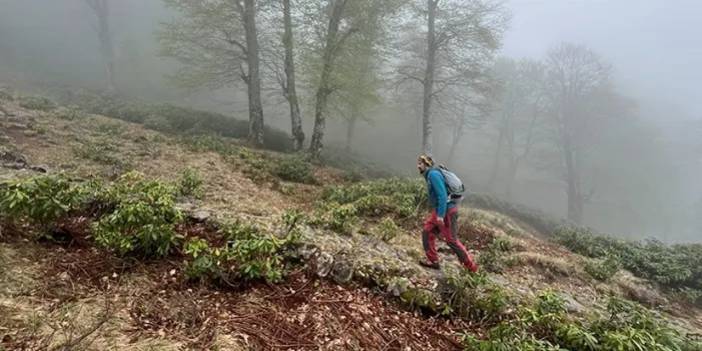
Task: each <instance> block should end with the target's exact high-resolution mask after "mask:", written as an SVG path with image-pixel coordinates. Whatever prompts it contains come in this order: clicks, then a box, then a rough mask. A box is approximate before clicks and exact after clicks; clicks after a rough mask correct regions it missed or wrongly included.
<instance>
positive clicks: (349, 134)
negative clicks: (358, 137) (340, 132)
mask: <svg viewBox="0 0 702 351" xmlns="http://www.w3.org/2000/svg"><path fill="white" fill-rule="evenodd" d="M357 121H358V114H357V112H356V111H355V109H354V110H353V111H352V112H351V118H349V120H348V124H347V125H346V151H347V152H351V142H352V141H353V134H354V131H355V129H356V122H357Z"/></svg>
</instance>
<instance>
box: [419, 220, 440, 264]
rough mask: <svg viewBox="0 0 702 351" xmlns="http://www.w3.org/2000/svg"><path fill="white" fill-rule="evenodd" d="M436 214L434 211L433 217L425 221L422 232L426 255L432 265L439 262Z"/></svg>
mask: <svg viewBox="0 0 702 351" xmlns="http://www.w3.org/2000/svg"><path fill="white" fill-rule="evenodd" d="M435 231H436V212H435V211H432V213H431V215H430V216H429V217H427V219H426V220H425V221H424V228H423V230H422V245H424V253H425V254H426V256H427V260H428V261H429V262H431V263H437V262H439V254H438V253H437V252H436V235H435Z"/></svg>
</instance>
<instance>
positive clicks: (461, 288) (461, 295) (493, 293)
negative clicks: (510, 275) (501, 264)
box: [440, 271, 512, 322]
mask: <svg viewBox="0 0 702 351" xmlns="http://www.w3.org/2000/svg"><path fill="white" fill-rule="evenodd" d="M440 290H441V292H442V296H443V299H444V310H443V312H442V314H444V315H457V316H461V317H464V318H470V319H472V320H475V321H482V322H485V321H499V320H501V319H503V318H504V317H505V316H506V313H507V310H508V308H509V306H510V305H511V303H512V301H511V297H510V296H509V295H508V294H507V292H506V291H505V290H504V289H503V288H502V287H500V286H498V285H496V284H494V283H492V282H491V281H490V280H489V279H488V277H487V276H486V275H484V274H474V273H470V272H467V271H463V272H461V273H458V274H448V275H447V277H446V278H445V279H444V280H443V281H442V282H441V289H440Z"/></svg>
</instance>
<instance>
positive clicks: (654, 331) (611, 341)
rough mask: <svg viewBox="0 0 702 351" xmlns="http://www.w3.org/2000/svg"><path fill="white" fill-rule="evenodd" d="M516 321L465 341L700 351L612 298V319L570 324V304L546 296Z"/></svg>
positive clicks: (472, 345)
mask: <svg viewBox="0 0 702 351" xmlns="http://www.w3.org/2000/svg"><path fill="white" fill-rule="evenodd" d="M517 316H518V318H517V319H516V320H507V321H504V322H501V323H500V324H498V325H496V326H495V327H493V328H492V329H490V330H489V332H488V334H487V338H485V339H483V340H479V339H477V338H476V337H474V336H471V335H464V339H463V340H464V344H465V345H466V349H467V350H544V349H547V350H561V349H568V350H593V351H594V350H598V351H599V350H602V351H620V350H632V351H633V350H636V351H645V350H669V351H672V350H695V349H699V347H700V343H699V341H698V340H694V339H691V338H690V337H685V336H682V335H681V334H680V333H679V332H678V331H676V330H675V329H673V328H671V327H670V326H669V325H668V323H667V322H665V321H664V320H662V319H660V318H658V317H656V316H655V315H654V314H653V313H652V312H650V311H649V310H647V309H645V308H644V307H642V306H640V305H638V304H635V303H633V302H630V301H626V300H622V299H618V298H611V299H610V300H609V302H608V304H607V315H605V316H594V317H592V318H591V319H590V320H588V321H577V320H573V319H570V318H568V315H567V314H566V310H565V307H564V301H563V299H562V298H560V296H559V295H557V294H555V293H553V292H549V291H547V292H544V293H542V294H540V295H539V296H538V297H537V299H536V300H535V301H534V302H533V303H531V304H529V305H524V306H521V307H520V309H519V312H518V313H517Z"/></svg>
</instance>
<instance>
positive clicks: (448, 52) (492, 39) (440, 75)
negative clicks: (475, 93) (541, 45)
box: [398, 0, 508, 153]
mask: <svg viewBox="0 0 702 351" xmlns="http://www.w3.org/2000/svg"><path fill="white" fill-rule="evenodd" d="M418 1H419V0H418ZM422 1H423V2H422V3H419V2H417V3H414V2H413V3H412V5H413V6H412V7H411V9H412V10H413V11H412V14H411V15H412V17H411V18H412V20H410V21H409V22H408V23H407V30H408V32H409V30H411V29H412V28H426V33H424V37H425V44H424V45H423V47H421V51H419V50H418V49H419V48H420V47H418V46H417V45H416V43H417V41H416V40H417V36H416V31H412V32H409V33H412V34H411V35H409V36H408V38H407V41H406V51H407V52H408V54H409V55H411V56H414V57H413V58H412V59H407V60H405V61H404V64H402V65H400V67H399V69H398V73H399V75H400V77H401V79H402V80H403V81H405V80H409V81H414V82H418V83H419V84H421V86H422V91H423V93H422V100H423V106H422V151H423V152H425V153H431V152H432V144H433V142H432V133H433V125H432V122H433V121H432V105H433V102H434V101H435V100H436V98H437V96H438V95H440V94H442V93H443V92H444V91H446V90H447V89H448V88H449V87H452V86H464V87H468V88H470V86H471V83H472V81H473V79H475V78H476V76H478V75H479V72H481V71H482V69H483V68H484V67H486V66H488V65H489V64H490V62H492V56H493V53H494V52H495V51H496V50H497V48H498V47H499V44H500V41H501V37H502V33H503V32H504V29H505V26H506V23H507V19H508V16H507V15H506V12H505V9H504V8H503V7H502V4H501V3H500V2H496V1H492V0H468V1H465V0H426V1H424V0H422ZM417 20H420V21H426V22H424V23H418V22H417ZM417 56H419V57H417ZM417 58H421V59H419V60H418V59H417ZM420 62H421V63H422V65H421V66H420V65H418V64H419V63H420Z"/></svg>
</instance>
